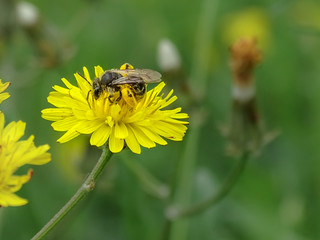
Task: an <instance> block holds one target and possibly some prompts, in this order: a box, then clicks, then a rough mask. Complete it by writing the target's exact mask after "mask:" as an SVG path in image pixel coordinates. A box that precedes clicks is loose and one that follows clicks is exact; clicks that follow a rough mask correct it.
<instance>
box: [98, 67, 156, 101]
mask: <svg viewBox="0 0 320 240" xmlns="http://www.w3.org/2000/svg"><path fill="white" fill-rule="evenodd" d="M160 81H161V74H160V73H158V72H156V71H154V70H151V69H134V68H133V66H132V65H130V64H128V63H125V64H123V65H122V66H121V67H120V69H111V70H107V71H105V72H103V73H102V74H101V75H100V77H98V78H95V79H94V80H93V82H92V90H93V96H94V98H95V99H98V98H99V97H100V96H101V94H102V93H103V92H107V93H108V95H109V96H108V98H109V100H110V102H118V101H119V100H120V99H121V98H122V99H124V101H125V102H126V103H127V104H128V105H130V106H132V107H134V106H135V105H136V104H137V101H139V100H140V99H141V98H142V97H143V96H144V94H145V92H146V84H148V83H156V82H160Z"/></svg>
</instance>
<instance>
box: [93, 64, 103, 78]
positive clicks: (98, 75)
mask: <svg viewBox="0 0 320 240" xmlns="http://www.w3.org/2000/svg"><path fill="white" fill-rule="evenodd" d="M94 72H95V75H96V77H97V78H98V77H100V76H101V74H102V73H103V72H104V71H103V69H102V67H100V66H95V67H94Z"/></svg>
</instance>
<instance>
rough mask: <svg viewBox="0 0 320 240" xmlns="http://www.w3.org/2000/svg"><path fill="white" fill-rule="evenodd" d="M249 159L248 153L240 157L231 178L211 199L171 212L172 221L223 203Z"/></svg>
mask: <svg viewBox="0 0 320 240" xmlns="http://www.w3.org/2000/svg"><path fill="white" fill-rule="evenodd" d="M248 158H249V153H248V152H247V151H246V152H244V153H243V154H242V156H241V157H240V159H239V161H238V164H237V165H236V166H235V167H234V168H233V170H232V171H231V172H230V174H229V176H228V177H227V179H226V180H225V182H224V183H223V185H222V186H221V187H220V189H219V190H218V191H217V192H216V193H215V194H213V195H212V196H211V197H210V198H208V199H206V200H204V201H202V202H200V203H197V204H195V205H191V206H190V207H188V208H185V209H181V210H179V209H177V210H176V211H172V209H171V211H170V212H172V213H173V214H172V215H171V216H168V217H170V219H171V220H174V219H177V218H182V217H190V216H193V215H195V214H199V213H201V212H203V211H204V210H206V209H208V208H209V207H211V206H213V205H215V204H217V203H218V202H219V201H221V200H222V199H223V198H224V197H225V196H226V195H227V194H228V193H229V192H230V190H231V189H232V187H233V186H234V184H235V183H236V182H237V180H238V179H239V177H240V175H241V173H242V172H243V170H244V168H245V166H246V163H247V160H248Z"/></svg>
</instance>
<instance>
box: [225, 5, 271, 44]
mask: <svg viewBox="0 0 320 240" xmlns="http://www.w3.org/2000/svg"><path fill="white" fill-rule="evenodd" d="M222 36H223V40H224V41H225V42H226V44H227V45H228V46H230V45H231V44H233V43H234V42H236V41H238V40H239V39H240V38H248V39H251V38H256V39H257V42H258V45H260V47H261V48H266V47H267V45H268V44H269V41H270V26H269V17H268V15H267V13H266V11H265V10H263V9H260V8H256V7H251V8H246V9H244V10H241V11H239V12H235V13H231V14H229V15H226V17H225V18H224V21H223V33H222Z"/></svg>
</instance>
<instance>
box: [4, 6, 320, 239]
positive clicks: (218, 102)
mask: <svg viewBox="0 0 320 240" xmlns="http://www.w3.org/2000/svg"><path fill="white" fill-rule="evenodd" d="M18 2H19V1H13V0H12V1H10V0H6V1H1V2H0V9H2V10H0V13H1V14H0V15H1V17H0V27H1V35H0V37H1V38H0V78H1V79H2V80H3V81H4V82H7V81H10V82H11V83H12V84H11V86H10V88H9V89H8V91H9V92H10V94H11V98H9V99H8V100H6V101H5V102H4V103H2V105H1V110H2V111H3V112H4V113H5V116H6V122H7V123H8V122H10V121H17V120H22V121H24V122H26V123H27V127H26V134H25V138H26V137H28V136H29V135H30V134H34V135H35V142H36V145H42V144H46V143H48V144H49V145H50V146H51V149H50V152H51V153H52V161H51V162H50V163H49V164H46V165H44V166H36V167H32V168H33V169H34V176H33V178H32V180H31V181H30V182H29V183H27V184H26V185H24V186H23V188H22V189H21V190H20V191H19V192H18V195H19V196H22V197H25V198H27V199H28V200H29V203H28V204H27V205H26V206H23V207H9V208H2V209H0V239H15V240H20V239H21V240H23V239H30V238H31V237H32V236H33V235H34V234H35V233H36V232H37V231H38V230H39V229H40V228H41V227H42V226H43V225H44V224H45V223H46V222H47V221H48V220H49V219H50V218H51V217H52V216H53V215H54V214H55V213H56V212H57V211H58V210H59V209H60V208H61V207H62V206H63V204H64V203H65V202H66V201H67V200H68V199H69V198H70V197H71V196H72V195H73V194H74V192H75V191H76V189H77V188H78V187H79V186H80V185H81V183H82V180H83V179H84V178H85V176H86V175H87V173H88V172H89V171H90V169H91V168H92V166H93V165H94V164H95V161H96V160H97V158H98V157H99V155H100V150H99V149H97V148H94V147H90V146H88V145H89V141H88V139H89V138H88V137H87V136H80V137H78V138H77V139H75V140H72V141H71V142H68V143H65V144H58V143H56V140H57V139H58V138H59V137H60V136H61V135H62V133H58V132H54V131H53V129H52V128H51V126H50V122H48V121H45V120H43V119H42V118H41V113H40V111H41V110H42V109H44V108H47V107H50V104H48V103H47V101H46V97H47V96H48V94H49V92H50V91H51V90H52V88H51V87H52V86H53V85H55V84H58V85H60V86H62V85H63V84H62V82H61V81H60V78H61V77H66V78H67V79H68V80H70V81H71V82H72V83H74V84H75V80H74V77H73V73H75V72H82V67H83V66H86V67H87V68H88V69H89V71H90V73H91V75H93V73H94V71H93V67H94V66H95V65H101V66H102V67H103V68H104V69H110V68H119V67H120V65H121V64H123V63H125V62H129V63H131V64H132V65H133V66H135V67H136V68H151V69H155V70H157V71H160V72H163V69H160V67H159V63H158V62H157V51H158V50H157V49H158V44H159V41H160V40H161V39H164V38H168V39H170V40H171V41H172V42H173V43H174V44H175V46H176V48H177V50H178V51H179V53H180V58H181V72H180V73H179V74H178V77H177V78H179V79H180V80H179V79H178V80H175V78H174V76H175V75H173V77H172V76H171V77H170V74H168V75H166V74H165V73H164V74H163V77H164V78H163V80H164V81H165V82H166V83H167V87H166V91H169V90H170V89H171V88H175V94H176V95H177V96H178V100H177V102H176V103H175V104H176V106H182V108H183V112H187V113H189V114H190V115H191V119H190V126H189V130H188V132H187V134H186V137H185V139H184V141H183V142H169V144H168V145H167V146H157V147H156V148H154V149H143V151H142V154H141V155H135V154H133V153H131V152H126V151H124V152H122V153H120V154H115V155H114V156H113V158H112V160H111V162H110V164H109V165H108V166H107V168H106V169H105V171H104V174H103V175H102V176H101V178H100V179H99V181H98V183H97V184H96V189H95V190H94V191H93V192H91V193H90V194H89V196H88V197H87V198H86V199H85V200H83V201H82V202H81V203H80V204H79V206H77V207H76V208H75V209H74V210H73V211H72V212H71V214H69V215H68V216H67V217H66V219H64V220H63V222H62V223H61V224H59V225H58V227H57V228H56V229H54V230H53V231H52V232H51V233H50V234H49V235H48V237H47V238H46V239H61V240H69V239H78V240H84V239H117V240H122V239H123V240H144V239H145V240H150V239H156V240H157V239H171V240H184V239H189V240H191V239H203V240H206V239H208V240H209V239H218V240H233V239H234V240H239V239H240V240H242V239H243V240H257V239H259V240H270V239H274V240H314V239H320V217H319V213H320V191H319V185H320V161H319V160H320V148H319V146H318V145H319V143H320V94H319V91H320V77H319V75H320V61H319V59H320V3H319V2H318V1H312V0H304V1H302V0H295V1H294V0H292V1H289V0H280V1H275V0H259V1H253V0H241V1H236V0H234V1H219V0H202V1H186V0H176V1H170V0H162V1H155V0H149V1H147V0H135V1H129V0H110V1H102V0H91V1H89V0H87V1H85V0H82V1H79V0H78V1H76V0H68V1H63V0H56V1H41V0H32V1H30V2H29V3H32V4H33V5H34V6H35V7H36V8H37V10H38V13H39V15H40V16H41V19H40V20H39V21H40V22H41V23H39V25H36V26H34V28H30V27H23V26H21V25H19V24H18V23H17V17H16V16H15V14H14V4H18ZM250 34H253V35H256V37H257V39H258V42H259V44H260V48H261V51H262V54H263V61H262V63H261V64H259V66H258V67H257V69H256V71H255V73H256V74H255V76H256V77H255V78H256V87H257V101H258V105H259V111H260V113H261V115H262V118H263V121H264V124H265V126H266V128H267V130H268V131H272V130H277V131H279V132H280V134H279V136H278V137H277V138H276V139H275V140H274V141H273V142H271V143H270V144H269V145H267V146H266V147H265V148H263V149H262V151H261V153H260V155H259V156H257V157H254V158H252V159H250V161H249V162H248V164H247V166H246V169H245V171H244V173H243V175H242V176H241V177H240V179H239V181H238V182H237V183H236V185H235V187H234V189H233V190H232V191H231V193H230V194H229V195H228V196H227V197H226V198H225V199H224V200H223V201H222V202H221V203H219V204H218V205H216V206H214V207H212V208H210V209H208V210H207V211H205V212H204V213H201V214H199V215H196V216H193V217H191V218H189V219H187V220H184V222H183V224H182V225H180V228H179V234H177V235H174V234H173V231H174V230H172V229H174V227H175V226H176V225H179V224H180V223H181V221H178V222H179V223H177V222H174V223H172V224H171V225H170V226H171V231H170V228H167V227H168V222H166V221H165V216H164V212H165V209H166V207H167V206H168V204H169V203H170V200H168V199H159V198H157V197H156V196H154V195H152V194H150V191H147V190H148V188H147V186H146V184H145V182H143V181H141V179H140V178H139V177H138V176H137V174H135V171H134V170H132V169H137V168H138V169H141V168H142V169H144V171H148V172H150V173H151V174H153V175H154V176H155V177H156V178H157V179H158V180H159V181H161V182H163V184H166V185H167V186H169V188H171V187H170V186H176V185H175V183H176V181H177V177H179V175H177V172H179V170H181V169H177V168H181V166H182V165H183V164H182V163H183V161H184V157H186V158H188V159H193V160H194V165H191V167H190V169H191V170H190V175H187V178H186V181H183V182H182V184H181V185H180V187H181V188H183V189H184V190H182V191H186V199H185V200H186V202H188V201H189V202H198V201H200V200H201V199H205V198H206V197H207V196H210V195H211V194H212V193H213V192H215V191H216V190H217V188H218V187H219V185H220V184H221V183H222V182H223V180H224V179H225V177H226V176H227V174H228V173H229V171H230V170H231V169H232V167H233V166H234V165H235V164H236V161H237V159H236V158H232V157H228V156H227V155H226V153H225V146H226V141H227V140H226V139H225V138H224V137H223V136H221V134H220V131H219V130H218V126H219V125H220V124H221V123H222V124H223V123H225V124H227V123H228V122H229V118H230V115H231V103H232V102H231V97H230V92H231V85H232V76H231V73H230V69H229V66H228V61H229V55H230V54H229V50H228V47H229V46H230V44H231V43H232V42H233V41H234V40H235V39H236V38H237V37H240V36H246V35H250ZM182 82H188V84H190V85H189V86H190V88H191V90H192V93H193V95H195V96H196V99H197V102H194V101H195V100H190V99H191V98H190V97H189V96H188V94H190V93H188V92H187V93H186V92H185V91H183V88H181V87H180V85H181V84H182ZM150 87H151V86H149V88H150ZM132 163H133V165H132ZM26 170H27V167H25V168H23V169H21V170H19V171H26ZM147 181H148V180H147ZM173 189H174V190H175V191H176V190H177V189H176V188H173ZM180 190H181V189H180ZM189 190H190V196H188V194H187V193H188V191H189ZM178 191H179V190H178ZM166 226H167V227H166ZM168 229H169V231H166V230H168Z"/></svg>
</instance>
